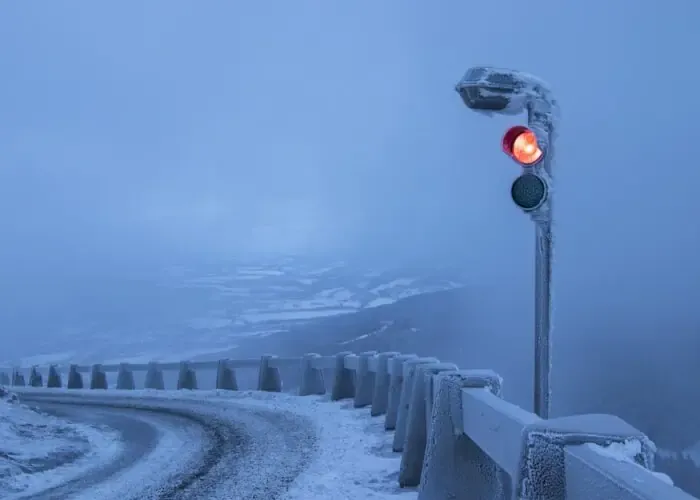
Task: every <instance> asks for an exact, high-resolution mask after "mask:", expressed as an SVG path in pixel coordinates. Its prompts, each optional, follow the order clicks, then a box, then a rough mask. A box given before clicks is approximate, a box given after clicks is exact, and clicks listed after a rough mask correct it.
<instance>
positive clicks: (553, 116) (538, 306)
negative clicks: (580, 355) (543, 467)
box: [456, 66, 559, 418]
mask: <svg viewBox="0 0 700 500" xmlns="http://www.w3.org/2000/svg"><path fill="white" fill-rule="evenodd" d="M456 90H457V92H458V93H459V95H460V97H461V98H462V101H464V104H465V105H466V106H467V107H468V108H469V109H471V110H473V111H476V112H479V113H481V114H485V115H493V114H496V113H497V114H502V115H517V114H520V113H523V112H526V113H527V126H523V125H516V126H514V127H511V128H510V129H508V131H506V133H505V135H504V136H503V140H502V144H501V145H502V148H503V151H504V152H505V153H506V154H507V155H508V156H509V157H510V158H512V159H513V160H514V161H515V162H516V163H518V164H519V165H520V167H521V169H522V171H521V174H520V176H519V177H518V178H516V179H515V181H513V184H512V186H511V190H510V193H511V198H512V199H513V202H514V203H515V205H516V206H517V207H518V208H520V209H521V210H522V211H523V212H524V213H526V214H527V215H529V216H530V218H531V219H532V221H533V222H534V223H535V236H536V247H535V367H534V368H535V369H534V411H535V413H536V414H537V415H539V416H540V417H542V418H549V408H550V387H549V386H550V384H549V382H550V369H551V360H550V346H551V318H552V303H551V299H552V292H551V279H552V261H551V257H552V186H553V183H552V165H553V163H554V138H555V132H556V130H555V129H556V120H557V117H558V113H559V107H558V105H557V102H556V100H555V99H554V97H553V96H552V93H551V91H550V90H549V87H548V85H547V84H546V83H544V82H543V81H542V80H540V79H539V78H537V77H535V76H532V75H529V74H527V73H522V72H520V71H514V70H510V69H500V68H491V67H487V66H476V67H473V68H470V69H469V70H468V71H467V73H466V74H465V75H464V77H463V78H462V80H461V81H460V82H459V83H458V84H457V86H456Z"/></svg>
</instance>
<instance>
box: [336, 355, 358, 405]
mask: <svg viewBox="0 0 700 500" xmlns="http://www.w3.org/2000/svg"><path fill="white" fill-rule="evenodd" d="M350 355H352V353H351V352H350V351H344V352H339V353H338V354H336V355H335V370H334V371H333V388H332V389H331V400H332V401H339V400H341V399H350V398H354V397H355V372H354V371H353V370H351V369H350V368H347V367H346V366H345V358H346V357H347V356H350Z"/></svg>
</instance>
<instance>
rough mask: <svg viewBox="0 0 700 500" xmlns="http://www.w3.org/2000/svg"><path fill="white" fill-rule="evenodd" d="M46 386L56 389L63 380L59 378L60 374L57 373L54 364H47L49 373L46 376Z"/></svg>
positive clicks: (60, 385)
mask: <svg viewBox="0 0 700 500" xmlns="http://www.w3.org/2000/svg"><path fill="white" fill-rule="evenodd" d="M46 387H47V388H48V389H57V388H60V387H63V381H62V380H61V374H60V373H58V369H57V368H56V365H51V366H49V375H48V377H46Z"/></svg>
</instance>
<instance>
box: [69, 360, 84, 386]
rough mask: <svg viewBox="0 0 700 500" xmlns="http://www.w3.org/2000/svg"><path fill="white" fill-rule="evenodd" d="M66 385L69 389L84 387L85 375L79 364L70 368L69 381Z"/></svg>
mask: <svg viewBox="0 0 700 500" xmlns="http://www.w3.org/2000/svg"><path fill="white" fill-rule="evenodd" d="M66 387H67V388H68V389H82V388H83V376H82V375H81V374H80V372H79V371H78V365H70V367H69V368H68V382H67V384H66Z"/></svg>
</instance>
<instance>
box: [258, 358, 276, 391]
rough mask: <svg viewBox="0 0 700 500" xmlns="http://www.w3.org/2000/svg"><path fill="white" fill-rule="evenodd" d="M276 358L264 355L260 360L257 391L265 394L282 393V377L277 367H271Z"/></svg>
mask: <svg viewBox="0 0 700 500" xmlns="http://www.w3.org/2000/svg"><path fill="white" fill-rule="evenodd" d="M276 357H277V356H273V355H272V354H266V355H264V356H263V357H261V358H260V371H259V372H258V390H259V391H265V392H282V377H281V376H280V370H279V368H278V367H276V366H273V364H272V363H273V361H274V360H275V358H276Z"/></svg>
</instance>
